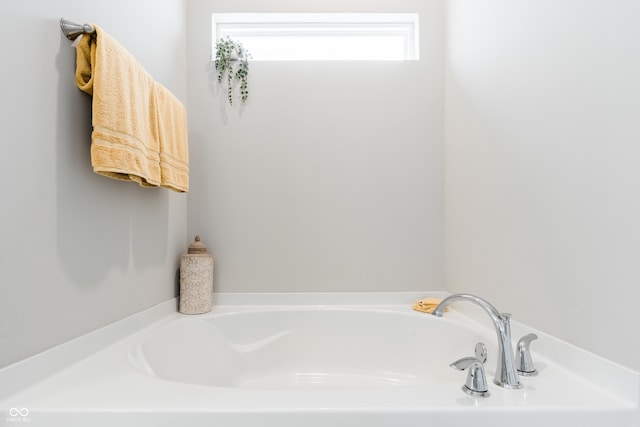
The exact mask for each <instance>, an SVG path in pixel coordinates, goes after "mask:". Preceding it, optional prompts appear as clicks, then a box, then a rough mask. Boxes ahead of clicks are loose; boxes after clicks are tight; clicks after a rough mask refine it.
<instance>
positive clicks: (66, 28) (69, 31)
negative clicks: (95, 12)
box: [60, 18, 95, 40]
mask: <svg viewBox="0 0 640 427" xmlns="http://www.w3.org/2000/svg"><path fill="white" fill-rule="evenodd" d="M60 29H61V30H62V32H63V33H64V35H65V36H67V38H68V39H69V40H75V39H77V38H78V36H80V35H81V34H91V33H93V32H95V28H93V26H92V25H90V24H84V25H80V24H76V23H75V22H71V21H69V20H68V19H67V18H60Z"/></svg>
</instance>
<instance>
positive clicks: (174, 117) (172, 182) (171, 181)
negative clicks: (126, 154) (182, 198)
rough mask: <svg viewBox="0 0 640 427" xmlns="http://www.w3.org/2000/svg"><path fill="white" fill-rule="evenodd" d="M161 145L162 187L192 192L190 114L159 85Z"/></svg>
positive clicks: (157, 95)
mask: <svg viewBox="0 0 640 427" xmlns="http://www.w3.org/2000/svg"><path fill="white" fill-rule="evenodd" d="M155 89H156V100H157V105H158V108H157V110H158V129H159V141H160V185H161V186H162V187H166V188H169V189H171V190H174V191H178V192H187V191H189V151H188V144H187V113H186V111H185V109H184V107H183V106H182V104H181V103H180V101H178V100H177V99H176V97H175V96H173V94H172V93H171V92H170V91H169V90H167V89H166V88H165V87H164V86H162V85H161V84H159V83H156V87H155Z"/></svg>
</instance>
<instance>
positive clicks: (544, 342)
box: [0, 291, 640, 407]
mask: <svg viewBox="0 0 640 427" xmlns="http://www.w3.org/2000/svg"><path fill="white" fill-rule="evenodd" d="M447 295H449V293H447V292H444V291H435V292H434V291H431V292H428V291H427V292H364V293H361V292H344V293H341V292H326V293H325V292H321V293H276V292H274V293H240V292H237V293H216V294H215V295H214V304H215V305H217V306H220V307H224V308H225V311H227V310H228V311H230V312H233V310H234V307H238V309H239V310H246V309H247V308H249V307H248V306H256V307H255V309H257V310H263V309H265V307H266V306H290V305H297V306H301V307H303V306H314V307H322V306H349V305H352V306H359V305H362V306H395V305H397V306H407V305H409V306H410V305H411V303H412V302H413V301H414V300H416V299H420V298H425V297H429V296H432V297H437V298H443V297H445V296H447ZM467 306H468V307H467ZM469 307H470V308H469ZM452 308H453V310H454V311H455V312H457V313H459V314H460V315H461V316H464V317H468V318H471V319H472V320H474V321H476V322H479V323H482V322H483V320H484V319H482V318H481V317H478V313H477V312H476V311H474V308H473V307H472V306H470V305H468V304H467V305H465V304H458V305H456V306H452ZM207 315H208V313H207V314H202V315H194V316H207ZM184 316H185V315H181V314H179V313H178V312H177V298H173V299H171V300H168V301H165V302H163V303H160V304H158V305H156V306H153V307H151V308H149V309H146V310H143V311H141V312H138V313H136V314H133V315H131V316H128V317H126V318H124V319H122V320H120V321H117V322H114V323H112V324H110V325H107V326H105V327H102V328H100V329H97V330H95V331H92V332H90V333H87V334H85V335H82V336H80V337H77V338H75V339H73V340H70V341H68V342H66V343H63V344H60V345H58V346H56V347H53V348H51V349H49V350H46V351H44V352H42V353H39V354H37V355H35V356H32V357H29V358H28V359H24V360H22V361H19V362H17V363H14V364H12V365H9V366H6V367H4V368H2V369H0V403H1V402H2V401H4V400H6V399H8V398H10V397H11V396H14V395H16V394H18V393H20V392H21V391H24V390H26V389H28V388H30V387H31V386H33V385H35V384H37V383H39V382H41V381H43V380H45V379H46V378H48V377H50V376H52V375H54V374H56V373H58V372H60V371H62V370H64V369H66V368H68V367H70V366H72V365H74V364H76V363H78V362H80V361H82V360H84V359H86V358H88V357H90V356H92V355H94V354H96V353H99V352H100V351H102V350H104V349H106V348H108V347H109V346H111V345H115V344H116V343H118V342H119V341H122V340H124V339H127V338H128V337H130V336H131V335H133V334H137V333H140V332H142V331H144V330H145V329H147V328H155V327H158V326H160V325H162V324H164V323H165V322H170V321H172V320H175V319H178V318H180V317H184ZM512 332H513V339H514V340H517V338H518V337H519V336H522V335H524V334H526V333H529V332H535V333H536V334H538V335H539V337H540V340H539V343H537V344H539V345H538V346H537V347H536V348H534V354H536V353H537V354H539V355H541V356H542V357H544V358H546V359H549V360H552V361H553V363H555V364H557V365H559V366H561V367H563V368H564V369H566V370H567V371H569V372H571V373H573V374H575V375H576V376H579V377H583V378H586V376H585V375H584V373H585V372H589V373H591V375H590V376H589V377H588V380H589V381H590V382H592V383H593V384H595V385H597V386H598V387H601V388H603V389H606V390H608V391H610V392H611V393H613V394H614V395H615V396H617V397H619V398H621V399H623V400H625V401H628V402H629V403H630V404H631V405H633V406H635V407H640V397H639V396H640V373H638V372H635V371H633V370H631V369H629V368H627V367H624V366H621V365H619V364H616V363H614V362H612V361H610V360H607V359H605V358H603V357H600V356H598V355H595V354H593V353H590V352H588V351H586V350H584V349H582V348H579V347H576V346H574V345H572V344H570V343H567V342H565V341H562V340H560V339H558V338H555V337H554V336H551V335H548V334H545V333H544V332H540V331H536V330H534V329H532V328H529V327H527V326H526V325H524V324H521V323H519V322H517V321H513V320H512Z"/></svg>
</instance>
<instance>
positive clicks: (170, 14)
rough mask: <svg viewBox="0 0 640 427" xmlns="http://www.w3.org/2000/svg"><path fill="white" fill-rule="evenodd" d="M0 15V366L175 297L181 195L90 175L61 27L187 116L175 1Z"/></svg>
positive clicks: (65, 5)
mask: <svg viewBox="0 0 640 427" xmlns="http://www.w3.org/2000/svg"><path fill="white" fill-rule="evenodd" d="M149 5H150V3H149V2H135V1H134V2H132V1H125V0H111V1H108V2H96V1H90V2H87V1H80V0H57V1H55V2H49V1H46V0H24V1H23V0H9V1H4V2H2V4H0V10H1V11H2V26H0V31H1V34H0V46H1V48H0V51H1V52H2V55H3V58H4V59H3V66H2V67H0V85H1V87H2V91H1V93H2V96H1V97H0V117H1V122H2V136H1V137H0V140H1V141H2V156H1V158H2V167H0V180H1V182H3V191H2V193H3V194H2V205H1V206H2V209H1V210H0V219H1V221H0V367H1V366H4V365H7V364H10V363H12V362H15V361H17V360H20V359H23V358H25V357H28V356H30V355H33V354H35V353H37V352H40V351H43V350H45V349H47V348H49V347H51V346H54V345H56V344H59V343H61V342H64V341H66V340H69V339H71V338H74V337H77V336H79V335H81V334H83V333H86V332H88V331H91V330H93V329H96V328H98V327H101V326H103V325H106V324H108V323H111V322H113V321H116V320H119V319H121V318H123V317H125V316H127V315H130V314H132V313H135V312H137V311H140V310H142V309H145V308H147V307H150V306H153V305H155V304H157V303H160V302H162V301H166V300H168V299H170V298H172V297H174V295H175V274H176V269H177V267H178V255H179V254H180V253H181V252H183V251H184V249H185V246H186V244H187V240H188V239H187V236H186V196H185V195H180V194H175V193H171V192H169V191H168V190H164V189H152V190H149V189H141V188H139V187H138V186H137V184H133V183H125V182H119V181H114V180H110V179H108V178H104V177H102V176H99V175H96V174H94V173H93V172H92V170H91V164H90V158H89V147H90V133H91V126H90V124H91V117H90V110H91V101H90V97H89V96H87V95H86V94H84V93H81V92H80V91H79V90H78V89H77V88H76V87H75V83H74V69H75V49H74V48H72V47H71V43H70V42H69V41H68V40H67V39H66V38H65V37H64V36H63V35H62V33H61V32H60V28H59V25H58V21H59V19H60V18H61V17H62V16H66V17H68V18H71V19H73V20H75V21H77V22H80V23H84V22H95V23H96V24H98V25H100V26H101V27H102V28H104V29H105V30H106V31H107V32H109V33H110V34H111V35H112V36H113V37H114V38H116V39H117V40H119V41H120V43H121V44H122V45H124V46H125V47H126V48H127V49H128V50H129V51H130V52H131V53H132V54H133V55H134V56H136V57H137V58H138V59H139V60H140V62H141V63H142V65H143V66H144V67H145V68H146V69H147V70H148V71H149V72H150V73H151V74H152V75H153V76H154V78H155V79H156V80H157V81H159V82H160V83H162V84H164V85H165V86H167V87H168V88H169V89H170V90H171V91H173V92H174V93H175V94H176V96H177V97H178V98H180V99H181V100H182V101H183V102H184V103H185V104H186V82H187V80H186V63H185V34H186V31H185V26H186V21H185V7H186V5H185V2H184V1H183V0H161V1H154V2H153V10H152V11H151V10H149Z"/></svg>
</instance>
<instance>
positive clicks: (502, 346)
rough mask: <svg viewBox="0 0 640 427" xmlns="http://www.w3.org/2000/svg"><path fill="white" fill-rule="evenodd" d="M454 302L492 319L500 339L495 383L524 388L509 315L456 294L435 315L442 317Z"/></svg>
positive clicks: (445, 300)
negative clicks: (479, 310)
mask: <svg viewBox="0 0 640 427" xmlns="http://www.w3.org/2000/svg"><path fill="white" fill-rule="evenodd" d="M454 301H467V302H470V303H473V304H476V305H478V306H480V307H481V308H482V309H483V310H484V311H485V312H486V313H487V314H488V315H489V317H491V320H492V321H493V324H494V326H495V329H496V335H497V337H498V357H497V359H498V365H497V367H496V375H495V377H494V379H493V382H494V383H495V384H497V385H498V386H500V387H503V388H508V389H518V388H521V387H522V384H520V380H519V379H518V372H517V370H516V363H515V359H514V356H513V349H512V346H511V326H510V322H509V319H510V318H511V315H510V314H508V313H500V312H499V311H498V310H497V309H496V308H495V307H494V306H493V305H491V304H490V303H489V302H488V301H486V300H484V299H482V298H480V297H478V296H475V295H471V294H454V295H450V296H448V297H447V298H445V299H443V300H442V302H441V303H440V304H439V305H438V306H437V307H436V309H435V310H434V311H433V313H432V314H433V315H434V316H437V317H442V314H443V313H444V310H445V308H447V306H448V305H449V304H451V303H452V302H454Z"/></svg>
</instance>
